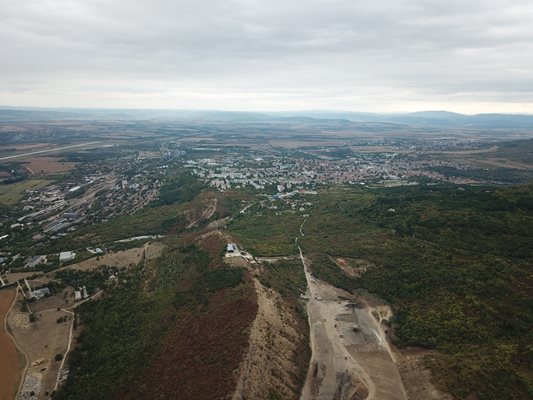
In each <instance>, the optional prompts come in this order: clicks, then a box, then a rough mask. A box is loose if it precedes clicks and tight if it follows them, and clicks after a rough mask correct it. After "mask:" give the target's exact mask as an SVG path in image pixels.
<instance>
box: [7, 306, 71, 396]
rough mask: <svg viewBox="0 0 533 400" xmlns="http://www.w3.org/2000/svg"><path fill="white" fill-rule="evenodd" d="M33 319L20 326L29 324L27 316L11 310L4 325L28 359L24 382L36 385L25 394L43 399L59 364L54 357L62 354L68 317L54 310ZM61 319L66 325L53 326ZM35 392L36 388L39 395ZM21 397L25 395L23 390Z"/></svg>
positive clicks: (16, 310)
mask: <svg viewBox="0 0 533 400" xmlns="http://www.w3.org/2000/svg"><path fill="white" fill-rule="evenodd" d="M19 296H20V295H19ZM36 315H37V321H35V322H33V323H27V322H26V323H24V322H21V321H24V320H26V321H28V320H29V318H28V317H27V316H28V313H23V312H20V311H19V308H18V307H17V306H15V307H14V308H13V310H12V312H11V313H10V314H9V316H8V324H9V327H10V329H11V332H12V333H13V336H14V337H15V339H16V341H17V343H18V344H19V346H20V347H21V349H22V350H23V351H24V352H25V353H26V355H27V356H28V360H29V368H28V370H27V371H26V380H27V381H28V376H29V377H30V379H29V380H34V381H36V382H38V383H39V385H36V386H34V387H30V388H29V389H28V390H33V391H35V392H36V393H40V394H39V396H38V398H39V399H46V398H48V396H46V395H45V393H46V392H49V393H51V392H52V390H53V388H54V385H55V381H56V378H57V373H58V371H59V365H60V362H57V361H55V360H54V357H55V356H56V354H59V353H61V354H64V353H65V350H66V348H67V344H68V337H69V330H70V323H69V319H70V318H71V315H70V314H69V313H66V312H64V311H57V309H56V308H54V309H48V310H42V311H38V312H36ZM65 316H66V317H67V321H66V322H62V323H57V319H58V318H59V317H65ZM24 317H26V318H24ZM35 388H40V391H39V390H35ZM21 395H22V396H24V395H25V389H24V388H23V391H22V392H21ZM26 395H28V393H26Z"/></svg>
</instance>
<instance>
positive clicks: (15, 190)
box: [0, 179, 51, 206]
mask: <svg viewBox="0 0 533 400" xmlns="http://www.w3.org/2000/svg"><path fill="white" fill-rule="evenodd" d="M50 182H51V181H49V180H46V179H30V180H27V181H22V182H17V183H12V184H10V185H0V204H1V205H6V206H12V205H14V204H17V203H18V202H19V201H20V200H22V197H23V196H24V192H25V191H26V190H28V189H30V190H37V189H41V188H43V187H45V186H46V185H48V184H49V183H50Z"/></svg>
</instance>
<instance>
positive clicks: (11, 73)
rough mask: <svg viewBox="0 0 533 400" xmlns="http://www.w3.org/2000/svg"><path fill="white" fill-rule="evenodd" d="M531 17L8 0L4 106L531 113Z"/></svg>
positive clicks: (423, 6) (524, 8)
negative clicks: (420, 109)
mask: <svg viewBox="0 0 533 400" xmlns="http://www.w3.org/2000/svg"><path fill="white" fill-rule="evenodd" d="M532 20H533V3H531V2H530V1H519V0H500V1H496V0H471V1H469V2H465V1H459V0H448V1H437V0H425V1H424V0H390V1H385V0H374V1H361V0H308V1H302V0H297V1H295V0H292V1H290V0H285V1H281V0H271V1H260V0H223V1H215V0H204V1H170V0H151V1H125V0H107V1H105V0H85V1H82V0H27V1H16V0H0V43H1V44H2V60H1V62H0V104H20V105H43V106H48V105H57V106H63V105H79V106H91V105H92V106H100V105H105V106H110V107H111V106H116V107H129V106H132V107H151V108H153V107H165V108H172V107H174V108H198V107H205V108H231V109H247V108H251V107H255V108H260V109H261V108H264V109H285V108H322V107H323V108H338V109H359V110H371V111H379V110H383V111H394V110H407V109H412V108H420V107H422V108H433V107H439V108H448V109H452V110H454V111H465V112H470V111H472V112H476V111H509V112H510V111H513V110H514V109H515V108H516V107H520V111H521V112H533V87H532V86H533V85H532V82H533V68H532V67H531V66H532V65H533V24H531V22H530V21H532ZM51 103H53V104H51Z"/></svg>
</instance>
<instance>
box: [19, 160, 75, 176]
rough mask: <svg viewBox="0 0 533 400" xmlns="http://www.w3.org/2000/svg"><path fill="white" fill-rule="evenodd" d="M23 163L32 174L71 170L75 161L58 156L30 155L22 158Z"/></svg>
mask: <svg viewBox="0 0 533 400" xmlns="http://www.w3.org/2000/svg"><path fill="white" fill-rule="evenodd" d="M23 165H24V166H25V167H26V168H28V169H29V171H30V172H31V173H32V174H55V173H61V172H67V171H69V170H71V169H72V168H74V166H75V165H76V163H74V162H69V161H64V160H62V159H61V158H60V157H32V158H28V159H26V160H24V163H23Z"/></svg>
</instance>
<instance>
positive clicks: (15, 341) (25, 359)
mask: <svg viewBox="0 0 533 400" xmlns="http://www.w3.org/2000/svg"><path fill="white" fill-rule="evenodd" d="M19 289H20V291H21V292H22V294H24V290H22V288H21V287H20V284H19V283H18V282H17V287H16V289H15V297H14V298H13V303H11V307H9V311H8V312H7V313H6V317H5V318H4V331H5V332H6V334H7V335H8V336H9V337H10V338H11V340H13V343H15V347H16V348H17V350H18V351H19V352H20V353H21V354H22V355H23V356H24V368H23V370H22V373H21V375H20V381H19V386H18V389H17V395H16V396H15V398H18V397H19V395H20V392H21V390H22V386H23V385H24V378H25V376H26V371H27V370H28V368H29V365H30V359H29V358H28V354H27V353H26V352H25V351H24V350H23V349H22V347H20V345H19V344H18V342H17V339H16V338H15V336H13V334H12V333H11V330H10V329H8V325H7V318H8V315H10V313H11V311H12V310H13V307H14V306H15V303H16V302H17V298H18V291H19Z"/></svg>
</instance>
